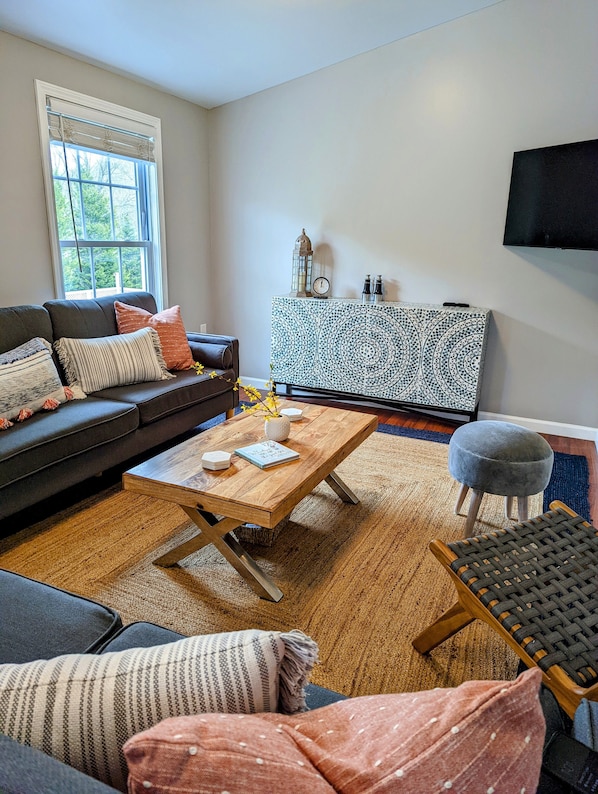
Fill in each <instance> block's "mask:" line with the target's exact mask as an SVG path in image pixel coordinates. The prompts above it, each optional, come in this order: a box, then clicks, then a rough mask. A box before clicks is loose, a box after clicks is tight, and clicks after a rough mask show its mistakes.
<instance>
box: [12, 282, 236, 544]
mask: <svg viewBox="0 0 598 794" xmlns="http://www.w3.org/2000/svg"><path fill="white" fill-rule="evenodd" d="M115 300H119V301H120V302H121V303H128V304H130V305H133V306H137V307H140V308H142V309H145V310H147V311H149V312H151V313H155V312H156V311H157V307H156V302H155V300H154V297H153V296H152V295H151V294H149V293H147V292H127V293H124V294H119V295H112V296H109V297H102V298H97V299H94V300H76V301H67V300H52V301H48V302H47V303H45V304H44V305H43V306H38V305H25V306H11V307H6V308H0V353H3V352H6V351H8V350H12V349H13V348H15V347H18V346H19V345H21V344H23V343H25V342H27V341H28V340H30V339H32V338H34V337H41V338H43V339H46V340H47V341H48V342H50V343H52V342H54V341H55V340H57V339H59V338H61V337H76V338H86V339H89V338H94V337H102V336H111V335H115V334H117V333H118V329H117V325H116V317H115V312H114V301H115ZM187 337H188V340H189V345H190V348H191V352H192V354H193V358H194V360H196V361H200V362H202V363H203V364H204V365H205V366H206V369H207V371H209V370H211V369H216V370H217V371H219V372H221V373H222V374H224V376H225V378H226V379H227V380H230V381H235V380H236V378H237V377H238V375H239V346H238V341H237V340H236V339H234V338H233V337H230V336H217V335H214V334H198V333H188V334H187ZM56 364H57V366H58V370H59V372H61V369H60V366H59V364H58V361H56ZM174 374H175V375H176V377H175V378H173V379H171V380H160V381H151V382H147V383H138V384H133V385H130V386H118V387H114V388H110V389H104V390H103V391H98V392H95V393H93V394H90V395H89V396H88V397H87V398H86V399H83V400H73V401H70V402H67V403H64V404H63V405H61V406H60V407H59V408H58V409H57V410H55V411H42V412H40V413H36V414H34V415H33V416H32V417H31V418H29V419H27V420H26V421H24V422H22V423H15V424H14V426H13V427H11V428H9V429H8V430H4V431H2V432H0V519H5V518H7V517H8V516H11V515H13V514H15V513H17V512H18V511H20V510H23V509H24V508H27V507H29V506H31V505H33V504H36V503H37V502H40V501H41V500H43V499H46V498H47V497H49V496H52V495H54V494H56V493H58V492H60V491H62V490H64V489H65V488H68V487H70V486H72V485H75V484H77V483H80V482H82V481H83V480H85V479H87V478H89V477H92V476H94V475H97V474H99V473H101V472H102V471H104V470H106V469H108V468H110V467H113V466H115V465H117V464H120V463H123V462H124V461H126V460H128V459H130V458H132V457H133V456H135V455H138V454H140V453H144V452H147V451H148V450H150V449H151V448H152V447H155V446H157V445H159V444H162V443H165V442H168V441H170V440H171V439H173V438H175V437H176V436H178V435H180V434H182V433H184V432H186V431H189V430H191V429H192V428H193V427H195V426H196V425H198V424H200V423H201V422H205V421H206V420H208V419H212V418H213V417H215V416H217V415H218V414H221V413H223V412H227V413H230V412H232V411H233V410H234V408H235V406H236V405H237V404H238V400H239V397H238V392H237V391H233V387H232V384H231V383H229V382H227V380H225V379H222V378H215V379H211V378H210V377H209V376H208V375H199V376H198V375H197V374H196V373H195V371H194V370H186V371H179V372H176V373H174ZM65 382H66V381H65ZM3 523H6V522H3ZM3 534H6V530H3Z"/></svg>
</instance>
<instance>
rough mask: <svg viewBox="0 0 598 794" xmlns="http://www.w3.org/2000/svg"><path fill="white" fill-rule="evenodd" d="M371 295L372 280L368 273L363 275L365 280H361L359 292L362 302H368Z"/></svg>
mask: <svg viewBox="0 0 598 794" xmlns="http://www.w3.org/2000/svg"><path fill="white" fill-rule="evenodd" d="M371 297H372V282H371V279H370V276H369V273H368V275H367V276H366V277H365V281H364V282H363V291H362V293H361V300H362V301H363V302H364V303H369V302H370V300H371Z"/></svg>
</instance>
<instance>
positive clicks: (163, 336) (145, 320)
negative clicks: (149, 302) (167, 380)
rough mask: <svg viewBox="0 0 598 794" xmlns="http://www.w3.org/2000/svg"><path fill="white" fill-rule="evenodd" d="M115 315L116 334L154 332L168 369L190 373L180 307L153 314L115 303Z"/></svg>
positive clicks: (188, 349) (190, 357)
mask: <svg viewBox="0 0 598 794" xmlns="http://www.w3.org/2000/svg"><path fill="white" fill-rule="evenodd" d="M114 312H115V314H116V325H117V327H118V333H119V334H130V333H132V332H133V331H139V330H141V328H155V329H156V331H157V332H158V336H159V337H160V345H161V346H162V355H163V356H164V361H165V362H166V367H167V369H175V370H179V369H190V368H191V367H192V366H193V356H192V355H191V348H190V347H189V341H188V339H187V334H186V332H185V326H184V325H183V318H182V317H181V307H180V306H171V307H170V309H164V311H161V312H158V313H157V314H152V313H151V312H148V311H146V310H145V309H141V308H140V307H139V306H130V305H129V304H128V303H121V302H120V301H114Z"/></svg>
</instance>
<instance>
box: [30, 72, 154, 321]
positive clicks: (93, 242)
mask: <svg viewBox="0 0 598 794" xmlns="http://www.w3.org/2000/svg"><path fill="white" fill-rule="evenodd" d="M36 91H37V100H38V117H39V122H40V136H41V144H42V162H43V169H44V180H45V188H46V201H47V204H48V218H49V226H50V236H51V243H52V257H53V263H54V274H55V283H56V292H57V294H58V296H59V297H66V298H72V299H74V298H89V297H96V296H100V295H111V294H115V293H117V292H125V291H127V290H138V289H143V290H147V291H149V292H152V293H153V294H154V295H155V297H156V301H157V303H158V306H159V308H161V307H162V306H163V305H164V304H165V302H166V300H167V298H166V295H165V284H166V261H165V256H164V232H163V228H162V222H161V218H162V215H163V212H161V211H160V210H161V207H162V200H161V195H162V191H161V184H162V181H161V167H160V163H161V157H160V120H159V119H157V118H154V117H152V116H148V115H146V114H142V113H138V112H137V111H132V110H129V109H128V108H123V107H120V106H118V105H113V104H111V103H107V102H104V101H102V100H96V99H93V98H92V97H88V96H85V95H83V94H78V93H76V92H73V91H69V90H67V89H62V88H59V87H58V86H53V85H50V84H48V83H43V82H41V81H39V80H38V81H36Z"/></svg>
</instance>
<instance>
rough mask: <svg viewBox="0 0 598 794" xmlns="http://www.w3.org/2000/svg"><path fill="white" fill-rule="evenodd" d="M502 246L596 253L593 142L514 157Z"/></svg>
mask: <svg viewBox="0 0 598 794" xmlns="http://www.w3.org/2000/svg"><path fill="white" fill-rule="evenodd" d="M503 244H504V245H529V246H536V247H541V248H581V249H585V250H592V251H598V140H593V141H581V142H579V143H566V144H562V145H560V146H545V147H543V148H541V149H527V150H525V151H521V152H515V154H514V155H513V168H512V171H511V188H510V191H509V202H508V206H507V220H506V224H505V236H504V240H503Z"/></svg>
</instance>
